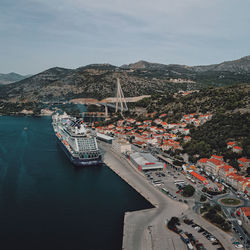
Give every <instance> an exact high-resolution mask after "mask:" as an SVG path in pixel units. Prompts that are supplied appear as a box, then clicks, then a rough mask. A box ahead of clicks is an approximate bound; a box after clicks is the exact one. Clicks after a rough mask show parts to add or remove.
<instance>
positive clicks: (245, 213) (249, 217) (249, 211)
mask: <svg viewBox="0 0 250 250" xmlns="http://www.w3.org/2000/svg"><path fill="white" fill-rule="evenodd" d="M236 214H237V215H238V216H239V218H240V220H241V221H242V226H243V227H244V228H245V229H246V230H247V232H248V233H250V207H240V208H238V209H237V211H236Z"/></svg>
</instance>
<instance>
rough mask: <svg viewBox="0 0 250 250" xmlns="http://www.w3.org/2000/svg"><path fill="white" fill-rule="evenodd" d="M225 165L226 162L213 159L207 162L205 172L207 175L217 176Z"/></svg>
mask: <svg viewBox="0 0 250 250" xmlns="http://www.w3.org/2000/svg"><path fill="white" fill-rule="evenodd" d="M223 165H224V161H221V160H218V159H216V158H211V159H209V160H207V163H206V165H205V171H206V173H207V174H211V175H214V176H216V175H217V174H218V170H219V167H221V166H223Z"/></svg>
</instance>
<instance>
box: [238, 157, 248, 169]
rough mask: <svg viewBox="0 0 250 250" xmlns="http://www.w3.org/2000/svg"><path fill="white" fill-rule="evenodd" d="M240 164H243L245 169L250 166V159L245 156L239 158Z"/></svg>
mask: <svg viewBox="0 0 250 250" xmlns="http://www.w3.org/2000/svg"><path fill="white" fill-rule="evenodd" d="M238 163H239V165H242V167H244V168H245V169H246V168H248V167H250V159H247V158H245V157H241V158H239V159H238Z"/></svg>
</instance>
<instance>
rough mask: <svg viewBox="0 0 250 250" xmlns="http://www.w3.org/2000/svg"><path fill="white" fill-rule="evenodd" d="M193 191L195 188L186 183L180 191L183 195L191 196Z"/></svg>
mask: <svg viewBox="0 0 250 250" xmlns="http://www.w3.org/2000/svg"><path fill="white" fill-rule="evenodd" d="M194 192H195V189H194V187H193V186H192V185H187V186H186V187H185V188H184V189H183V192H182V195H183V196H184V197H191V196H193V194H194Z"/></svg>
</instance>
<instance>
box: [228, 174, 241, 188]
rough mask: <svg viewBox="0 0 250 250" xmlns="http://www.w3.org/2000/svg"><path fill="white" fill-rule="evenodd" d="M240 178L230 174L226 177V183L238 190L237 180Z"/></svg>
mask: <svg viewBox="0 0 250 250" xmlns="http://www.w3.org/2000/svg"><path fill="white" fill-rule="evenodd" d="M241 178H242V176H240V175H238V174H236V173H230V174H229V175H228V176H227V183H228V184H229V185H231V186H232V187H233V188H235V189H238V180H240V179H241Z"/></svg>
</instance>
